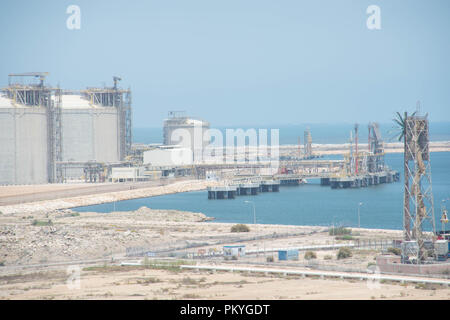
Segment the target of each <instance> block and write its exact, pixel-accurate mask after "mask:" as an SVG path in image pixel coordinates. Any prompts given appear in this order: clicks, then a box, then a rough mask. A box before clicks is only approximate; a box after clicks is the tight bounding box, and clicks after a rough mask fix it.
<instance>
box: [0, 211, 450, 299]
mask: <svg viewBox="0 0 450 320" xmlns="http://www.w3.org/2000/svg"><path fill="white" fill-rule="evenodd" d="M34 220H38V221H41V222H42V221H44V222H45V221H48V220H51V221H52V225H49V226H46V225H44V226H41V225H33V221H34ZM232 225H233V224H228V223H215V222H211V221H208V218H207V217H206V216H205V215H203V214H201V213H192V212H181V211H174V210H152V209H148V208H141V209H139V210H137V211H134V212H113V213H109V214H101V213H81V214H80V215H78V214H76V213H74V212H72V211H70V210H62V211H53V212H49V213H34V214H33V215H31V216H30V215H29V214H26V213H16V214H12V215H3V216H0V244H1V246H0V265H2V266H0V299H418V298H420V299H449V297H450V290H449V289H448V288H441V287H438V286H417V288H416V287H415V286H414V285H408V286H405V285H401V284H391V283H382V284H381V287H380V288H379V289H370V287H369V286H368V285H367V283H366V282H365V281H350V280H334V279H313V278H305V279H302V278H300V277H293V276H282V275H280V276H276V275H263V274H261V275H256V274H244V273H227V272H223V273H222V272H217V273H211V272H207V271H200V272H195V271H190V270H180V269H177V268H176V267H173V265H174V266H178V265H179V264H197V263H200V264H205V263H209V264H211V263H213V264H227V265H239V266H248V265H254V266H261V265H265V266H266V267H267V266H270V267H274V268H280V267H283V268H287V267H289V268H298V269H303V270H304V269H308V270H311V269H312V270H333V271H344V272H345V271H347V272H364V271H367V268H368V267H369V265H373V263H374V261H375V260H374V259H375V257H376V255H378V254H380V253H381V249H380V248H365V249H357V248H355V249H352V257H350V258H347V259H341V260H338V259H337V250H336V249H333V250H323V251H319V250H314V252H315V253H316V258H315V259H312V260H308V259H305V257H304V251H301V252H300V255H299V260H298V261H278V258H277V254H276V253H274V252H266V253H260V254H258V255H256V254H254V255H246V256H245V257H241V258H239V260H237V261H230V260H227V261H226V260H224V258H223V257H221V256H217V257H203V258H196V259H192V258H189V257H190V256H191V254H199V253H201V252H214V251H218V250H221V248H222V246H223V245H227V244H244V245H245V246H246V250H248V251H250V250H255V249H262V248H265V249H266V250H270V249H276V248H285V247H302V246H313V245H332V244H345V245H348V244H351V243H353V242H352V241H345V240H337V239H336V238H335V237H334V236H330V235H329V234H328V232H327V228H325V227H308V226H284V225H249V227H250V231H249V232H243V233H233V232H231V227H232ZM352 234H353V236H354V237H355V238H358V239H361V241H362V240H364V239H365V240H367V239H371V241H374V240H376V239H377V240H381V239H383V240H386V241H388V240H392V239H395V238H399V237H401V232H400V231H395V230H369V229H352ZM129 247H139V248H140V247H142V248H146V249H148V250H152V251H155V252H159V253H158V254H160V255H164V256H165V257H167V258H160V257H158V258H155V259H159V260H158V261H160V259H166V260H161V261H169V267H168V266H167V265H163V266H162V267H158V266H155V265H153V266H152V267H149V266H147V267H138V266H135V267H132V266H131V267H130V266H120V261H130V259H131V260H133V259H137V258H134V257H126V249H127V248H129ZM269 256H270V257H273V258H274V261H273V262H267V258H268V257H269ZM170 257H172V258H170ZM92 259H103V260H102V262H96V263H94V264H92V263H91V264H88V263H87V260H92ZM167 259H168V260H167ZM149 261H151V259H150V260H149ZM57 262H61V263H64V262H65V264H64V265H62V264H61V265H53V263H57ZM172 263H174V264H173V265H172ZM31 264H34V265H33V266H30V265H31ZM68 266H75V267H77V268H80V269H79V270H81V278H80V279H81V282H80V284H81V287H80V288H79V289H77V288H73V287H72V286H71V285H69V286H68V285H67V281H68V279H69V280H70V279H72V278H71V275H70V273H69V272H68V269H67V268H68ZM70 283H71V284H73V283H72V282H70Z"/></svg>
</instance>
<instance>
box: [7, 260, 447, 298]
mask: <svg viewBox="0 0 450 320" xmlns="http://www.w3.org/2000/svg"><path fill="white" fill-rule="evenodd" d="M68 279H69V278H68V274H67V272H64V271H52V272H41V273H30V274H27V275H26V276H22V277H19V278H18V277H15V276H9V277H7V276H3V277H0V299H209V300H220V299H255V300H256V299H269V300H272V299H369V300H370V299H376V300H378V299H440V300H448V299H450V289H448V288H444V287H440V286H418V285H412V284H409V285H402V284H389V283H380V284H379V286H378V287H371V286H368V284H367V282H366V281H356V280H355V281H349V280H331V279H316V278H300V277H293V276H282V275H279V276H277V275H255V274H246V273H230V272H217V273H211V272H193V271H178V270H177V271H173V270H158V269H141V268H136V267H98V268H92V267H91V268H84V269H82V270H81V272H80V282H79V283H77V282H75V281H72V280H71V279H69V281H68ZM78 284H79V286H78Z"/></svg>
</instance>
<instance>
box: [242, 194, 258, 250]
mask: <svg viewBox="0 0 450 320" xmlns="http://www.w3.org/2000/svg"><path fill="white" fill-rule="evenodd" d="M244 203H251V204H252V205H253V225H254V227H255V232H256V208H255V203H254V202H253V201H250V200H245V201H244ZM256 234H258V233H256ZM255 238H256V237H255ZM258 255H259V246H258V241H256V256H258Z"/></svg>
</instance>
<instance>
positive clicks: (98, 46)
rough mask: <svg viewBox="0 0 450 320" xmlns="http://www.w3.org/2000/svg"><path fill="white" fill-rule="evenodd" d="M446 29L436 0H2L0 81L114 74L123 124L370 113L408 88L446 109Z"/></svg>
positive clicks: (408, 98)
mask: <svg viewBox="0 0 450 320" xmlns="http://www.w3.org/2000/svg"><path fill="white" fill-rule="evenodd" d="M70 5H77V6H79V8H80V10H81V24H80V29H79V30H70V29H68V28H67V26H66V21H67V19H68V18H69V16H70V14H67V13H66V10H67V7H68V6H70ZM370 5H377V6H378V7H379V8H380V17H381V29H379V30H370V29H368V27H367V25H366V21H367V19H368V18H369V16H370V14H367V13H366V10H367V8H368V6H370ZM449 33H450V1H448V0H429V1H425V0H395V1H393V0H388V1H384V0H369V1H365V0H314V1H313V0H307V1H300V0H276V1H275V0H272V1H269V0H152V1H148V0H147V1H137V0H136V1H134V0H128V1H123V0H118V1H102V0H96V1H76V0H70V1H62V0H60V1H51V0H49V1H46V0H40V1H24V0H17V1H12V0H6V1H3V2H2V10H1V11H0V39H1V48H2V49H1V51H2V53H1V56H2V62H1V63H0V86H2V87H3V86H6V85H7V83H8V77H7V75H8V74H9V73H14V72H16V73H17V72H32V71H46V72H49V73H50V75H49V77H48V83H49V84H51V85H55V86H56V85H58V84H59V85H60V86H61V87H62V88H64V89H83V88H85V87H88V86H102V85H105V84H106V85H112V76H114V75H118V76H121V77H122V79H123V80H122V82H121V86H122V87H124V88H128V87H130V88H131V90H132V96H133V125H134V126H136V127H160V126H162V122H163V120H164V118H165V117H166V116H167V113H168V111H170V110H185V111H186V112H187V114H189V115H191V116H194V117H198V118H202V119H205V120H207V121H209V122H210V123H211V125H212V126H227V125H229V126H239V125H242V126H244V125H258V126H263V125H272V126H273V125H289V124H300V123H341V122H343V123H354V122H360V123H367V122H369V121H378V122H382V123H383V122H390V121H391V119H392V118H393V116H394V113H395V112H396V111H406V110H408V111H414V110H415V109H416V103H417V101H418V100H420V101H421V111H422V113H426V112H427V113H429V117H430V120H431V121H450V88H449V84H450V63H449V59H450V37H449Z"/></svg>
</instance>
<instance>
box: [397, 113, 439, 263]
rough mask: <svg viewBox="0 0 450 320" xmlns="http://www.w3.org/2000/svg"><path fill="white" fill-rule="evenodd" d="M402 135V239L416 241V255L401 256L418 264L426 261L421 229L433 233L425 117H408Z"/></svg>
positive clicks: (432, 207) (432, 209) (410, 253)
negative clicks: (427, 229) (403, 153)
mask: <svg viewBox="0 0 450 320" xmlns="http://www.w3.org/2000/svg"><path fill="white" fill-rule="evenodd" d="M405 133H406V144H405V151H404V152H405V161H406V162H407V163H406V164H407V165H406V166H405V170H406V172H405V200H404V212H405V214H404V218H403V229H404V239H405V241H417V249H416V252H411V250H409V252H408V250H405V249H404V250H403V251H404V252H403V253H402V255H403V257H410V256H416V257H417V258H416V262H417V263H420V262H421V261H423V260H424V259H425V258H426V250H425V246H424V241H425V240H426V238H427V237H426V235H425V234H424V233H423V230H424V227H425V226H426V224H427V223H428V227H431V229H432V231H433V234H434V232H435V222H434V204H433V193H432V183H431V164H430V152H429V136H428V119H427V116H424V117H423V116H408V117H407V118H406V119H405ZM405 251H406V252H405Z"/></svg>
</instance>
